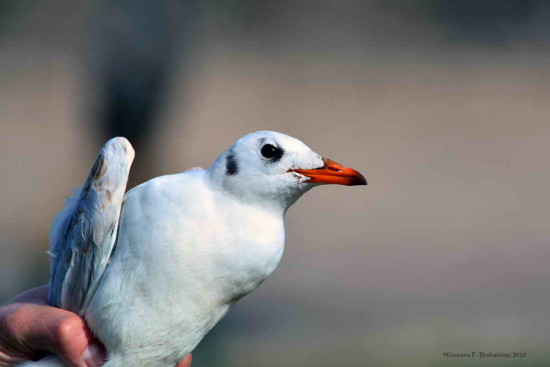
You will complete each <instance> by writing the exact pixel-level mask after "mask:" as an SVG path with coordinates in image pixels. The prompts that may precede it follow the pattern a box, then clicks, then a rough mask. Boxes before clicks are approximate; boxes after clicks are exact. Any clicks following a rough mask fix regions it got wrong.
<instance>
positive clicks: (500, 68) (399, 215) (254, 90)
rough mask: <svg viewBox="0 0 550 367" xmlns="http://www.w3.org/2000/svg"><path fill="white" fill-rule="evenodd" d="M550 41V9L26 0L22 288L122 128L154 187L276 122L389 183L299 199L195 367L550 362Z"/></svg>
mask: <svg viewBox="0 0 550 367" xmlns="http://www.w3.org/2000/svg"><path fill="white" fill-rule="evenodd" d="M549 42H550V6H549V5H548V3H547V2H545V1H530V0H517V1H512V0H484V1H476V0H462V1H445V0H416V1H413V0H410V1H390V0H384V1H383V0H369V1H361V0H339V1H336V0H333V1H330V0H294V1H291V0H278V1H276V0H263V1H260V0H256V1H255V0H224V1H222V0H203V1H200V0H180V1H175V0H174V1H170V0H165V1H157V2H153V1H147V0H116V1H108V0H97V1H92V0H72V1H69V0H54V1H31V0H20V1H6V0H2V1H0V85H1V88H0V127H1V134H0V153H1V160H0V172H2V175H1V177H2V184H1V190H0V195H1V196H0V202H1V203H2V210H1V211H0V279H1V281H0V301H6V300H8V299H9V298H10V297H12V296H14V295H15V294H17V293H19V292H21V291H23V290H25V289H28V288H30V287H33V286H36V285H40V284H44V283H45V282H47V274H48V258H47V256H46V254H45V251H46V250H47V248H48V239H47V235H48V227H49V223H50V221H51V219H52V218H53V217H54V215H55V214H56V212H57V211H58V210H60V208H61V207H62V203H63V200H64V198H65V197H66V196H67V195H68V194H69V193H70V192H71V189H72V188H73V187H76V186H78V185H80V184H81V183H82V182H83V180H84V178H85V176H86V174H87V171H88V169H89V168H90V167H91V164H92V162H93V160H94V157H95V154H96V153H97V151H98V150H99V148H100V147H101V146H102V144H103V142H104V141H105V140H106V139H107V138H109V137H111V136H114V135H124V136H127V137H129V138H130V140H131V141H132V143H133V144H134V146H135V147H136V150H137V156H136V160H135V163H134V169H133V171H132V175H131V178H130V181H131V186H134V185H136V184H138V183H141V182H143V181H144V180H147V179H149V178H151V177H154V176H158V175H162V174H167V173H174V172H180V171H183V170H185V169H188V168H191V167H193V166H197V165H198V166H203V167H208V166H209V165H210V164H211V162H213V160H214V159H215V158H216V157H217V155H218V154H219V153H221V152H223V151H224V150H225V149H226V148H227V147H229V146H230V145H231V144H232V143H233V142H234V141H235V140H236V139H237V138H238V137H240V136H241V135H244V134H245V133H248V132H251V131H255V130H261V129H269V130H276V131H280V132H284V133H286V134H289V135H293V136H295V137H298V138H299V139H302V140H303V141H304V142H305V143H306V144H308V145H310V146H311V147H312V148H313V149H314V150H316V151H317V152H319V153H321V154H323V155H325V156H328V157H330V158H332V159H335V160H337V161H339V162H342V163H345V164H347V165H349V166H351V167H354V168H357V169H358V170H360V171H361V172H363V173H365V175H366V177H367V179H368V180H369V186H367V187H359V188H352V189H348V188H343V187H321V188H318V189H315V190H314V191H313V192H311V193H309V194H308V195H306V196H305V197H304V198H303V199H301V200H300V201H299V202H298V203H297V204H296V206H295V207H294V208H293V209H292V210H291V211H290V212H289V213H288V216H287V248H286V252H285V256H284V257H283V260H282V263H281V265H280V266H279V268H278V270H277V271H276V272H275V273H274V275H273V276H272V277H271V278H270V279H269V280H268V281H267V282H266V283H265V284H263V285H262V286H261V287H260V289H259V290H258V291H256V292H255V293H254V294H252V295H250V296H248V297H246V298H245V299H243V300H242V301H240V302H239V303H238V304H237V305H236V306H235V307H234V309H233V310H232V311H231V312H230V313H229V315H228V316H227V317H226V318H225V319H224V320H223V321H222V322H221V323H220V324H219V325H218V326H217V327H216V328H215V329H214V330H213V331H212V333H211V334H210V335H209V336H208V337H207V338H206V339H205V340H204V341H203V343H202V344H201V345H200V346H199V348H198V350H197V351H196V353H195V360H194V366H196V367H199V366H200V367H202V366H228V367H233V366H239V367H244V366H250V367H252V366H254V367H257V366H269V367H271V366H286V367H290V366H297V367H298V366H300V367H309V366H311V367H313V366H315V367H325V366H326V367H328V366H339V367H352V366H353V367H358V366H459V365H460V366H478V365H479V366H497V365H498V366H546V365H548V363H550V362H548V361H549V360H550V352H548V342H549V340H550V317H548V314H549V313H550V311H549V310H550V265H548V263H549V259H550V225H549V223H548V219H549V218H550V213H549V209H548V208H549V205H548V204H549V202H548V193H547V190H548V188H550V167H549V163H548V161H549V157H550V120H549V115H550V103H549V100H550V43H549ZM471 351H478V352H479V351H481V352H527V354H528V357H527V358H525V359H502V358H501V359H498V358H497V359H494V358H493V359H485V360H479V359H473V360H472V359H448V358H445V357H444V356H443V355H442V353H444V352H471Z"/></svg>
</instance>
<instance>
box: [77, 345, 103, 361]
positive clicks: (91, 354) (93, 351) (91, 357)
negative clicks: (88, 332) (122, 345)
mask: <svg viewBox="0 0 550 367" xmlns="http://www.w3.org/2000/svg"><path fill="white" fill-rule="evenodd" d="M82 359H83V360H84V363H86V366H87V367H100V366H101V365H102V364H103V362H105V353H104V352H103V349H102V348H101V347H100V346H99V345H97V344H92V345H88V346H87V347H86V349H84V352H82Z"/></svg>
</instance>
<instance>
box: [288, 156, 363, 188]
mask: <svg viewBox="0 0 550 367" xmlns="http://www.w3.org/2000/svg"><path fill="white" fill-rule="evenodd" d="M323 162H324V163H325V165H324V166H323V167H321V168H316V169H293V170H292V171H293V172H297V173H299V174H302V175H304V176H307V177H309V178H311V180H309V181H307V182H311V183H324V184H337V185H346V186H354V185H366V184H367V180H365V177H363V175H362V174H360V173H359V172H357V171H356V170H354V169H351V168H348V167H344V166H342V165H341V164H340V163H336V162H334V161H331V160H330V159H327V158H323Z"/></svg>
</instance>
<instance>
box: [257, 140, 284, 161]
mask: <svg viewBox="0 0 550 367" xmlns="http://www.w3.org/2000/svg"><path fill="white" fill-rule="evenodd" d="M261 153H262V155H263V156H264V157H265V158H267V159H270V160H271V161H272V162H277V161H278V160H279V159H281V157H282V156H283V153H284V151H283V150H282V149H281V148H277V147H276V146H274V145H271V144H266V145H264V146H263V147H262V150H261Z"/></svg>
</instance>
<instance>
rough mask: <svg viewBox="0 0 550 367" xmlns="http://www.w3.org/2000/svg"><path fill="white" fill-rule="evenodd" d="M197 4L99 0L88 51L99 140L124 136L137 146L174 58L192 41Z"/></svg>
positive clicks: (181, 55)
mask: <svg viewBox="0 0 550 367" xmlns="http://www.w3.org/2000/svg"><path fill="white" fill-rule="evenodd" d="M197 5H198V1H197V0H183V1H175V0H165V1H148V0H117V1H103V2H102V3H101V5H100V8H99V9H98V11H97V12H96V17H95V20H94V29H93V30H92V32H94V33H96V34H97V38H98V40H97V41H98V42H95V43H94V45H93V46H92V48H93V52H92V54H93V55H94V54H96V53H97V56H93V57H96V58H97V60H96V61H97V64H96V66H97V68H98V70H99V73H98V74H99V75H98V78H99V82H98V86H97V93H98V105H99V106H98V108H99V115H98V117H97V118H98V121H99V123H100V125H101V126H102V130H103V131H102V132H103V134H104V139H107V138H110V137H112V136H125V137H127V138H128V139H129V140H130V141H131V142H132V144H134V145H135V146H136V150H138V151H139V149H140V146H141V145H143V143H144V140H145V139H146V137H147V135H148V133H149V132H151V131H152V129H151V128H152V126H153V125H154V124H155V117H156V116H157V113H158V111H159V107H161V106H162V101H163V98H164V96H165V91H166V87H167V85H168V84H169V83H168V82H169V81H170V79H171V78H170V77H171V76H172V75H173V72H174V69H175V68H174V66H175V65H176V61H178V62H179V61H181V59H184V58H185V57H186V53H187V52H188V51H189V50H190V48H191V45H192V44H193V43H194V42H196V34H195V31H196V29H197V25H198V23H199V18H200V12H199V9H198V6H197ZM93 38H94V39H95V37H93Z"/></svg>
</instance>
